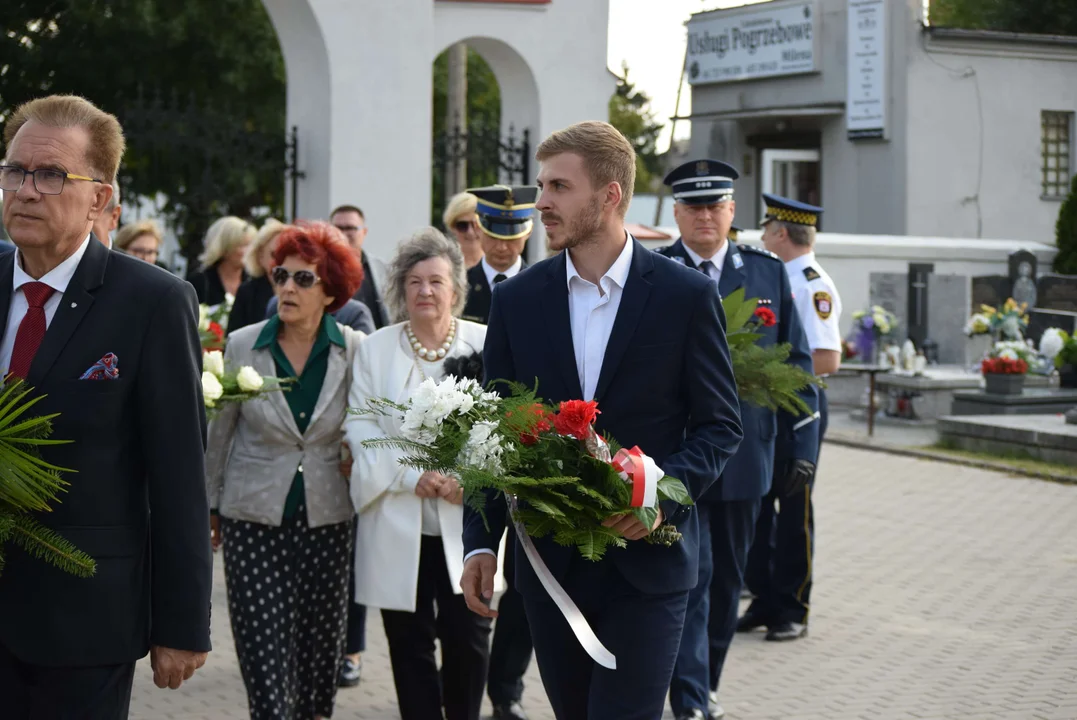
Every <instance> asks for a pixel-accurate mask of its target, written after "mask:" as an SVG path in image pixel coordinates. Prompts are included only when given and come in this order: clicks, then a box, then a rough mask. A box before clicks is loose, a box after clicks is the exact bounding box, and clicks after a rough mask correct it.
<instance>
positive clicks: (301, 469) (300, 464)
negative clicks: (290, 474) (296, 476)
mask: <svg viewBox="0 0 1077 720" xmlns="http://www.w3.org/2000/svg"><path fill="white" fill-rule="evenodd" d="M299 473H300V474H301V475H302V474H303V463H299Z"/></svg>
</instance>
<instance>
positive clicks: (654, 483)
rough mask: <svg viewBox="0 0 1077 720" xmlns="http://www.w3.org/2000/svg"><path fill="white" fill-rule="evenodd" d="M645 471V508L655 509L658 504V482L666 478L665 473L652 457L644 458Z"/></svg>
mask: <svg viewBox="0 0 1077 720" xmlns="http://www.w3.org/2000/svg"><path fill="white" fill-rule="evenodd" d="M643 469H644V477H645V478H646V481H645V483H644V485H643V507H645V508H653V507H654V506H655V505H657V504H658V481H659V480H661V479H662V478H663V477H665V473H664V472H662V468H660V467H658V464H657V463H655V461H654V460H653V459H651V456H650V455H644V456H643Z"/></svg>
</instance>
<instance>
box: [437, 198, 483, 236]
mask: <svg viewBox="0 0 1077 720" xmlns="http://www.w3.org/2000/svg"><path fill="white" fill-rule="evenodd" d="M478 206H479V199H478V198H477V197H475V196H474V195H472V194H471V193H469V192H462V193H457V194H456V195H453V196H452V199H451V200H449V204H448V205H447V206H446V207H445V212H444V213H442V215H441V222H442V224H444V225H445V230H446V231H448V230H452V227H450V226H451V225H452V224H453V223H454V222H456V219H457V218H458V217H460V216H461V215H471V214H472V213H474V212H475V208H477V207H478Z"/></svg>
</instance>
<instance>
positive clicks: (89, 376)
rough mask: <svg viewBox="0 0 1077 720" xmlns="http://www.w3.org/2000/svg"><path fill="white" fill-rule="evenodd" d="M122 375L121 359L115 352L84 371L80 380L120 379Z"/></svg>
mask: <svg viewBox="0 0 1077 720" xmlns="http://www.w3.org/2000/svg"><path fill="white" fill-rule="evenodd" d="M119 377H120V359H119V358H118V357H116V354H115V353H109V354H107V355H105V356H104V357H103V358H101V359H100V360H98V361H97V362H95V363H94V364H93V365H91V366H90V369H89V370H87V371H86V372H84V373H82V377H80V378H79V380H118V379H119Z"/></svg>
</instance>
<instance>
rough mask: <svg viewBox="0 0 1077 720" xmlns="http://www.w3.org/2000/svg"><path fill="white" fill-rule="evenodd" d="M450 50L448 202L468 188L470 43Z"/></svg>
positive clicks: (446, 197) (446, 169) (447, 110)
mask: <svg viewBox="0 0 1077 720" xmlns="http://www.w3.org/2000/svg"><path fill="white" fill-rule="evenodd" d="M447 52H448V53H449V57H448V61H449V62H448V65H449V87H448V96H447V102H446V103H445V129H446V130H447V131H448V147H449V158H448V159H449V162H447V163H445V202H446V203H448V202H449V198H451V197H452V196H453V195H455V194H456V193H459V192H463V191H464V190H466V189H467V45H466V44H464V43H456V44H455V45H453V46H452V47H450V48H449V49H448V51H447Z"/></svg>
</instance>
